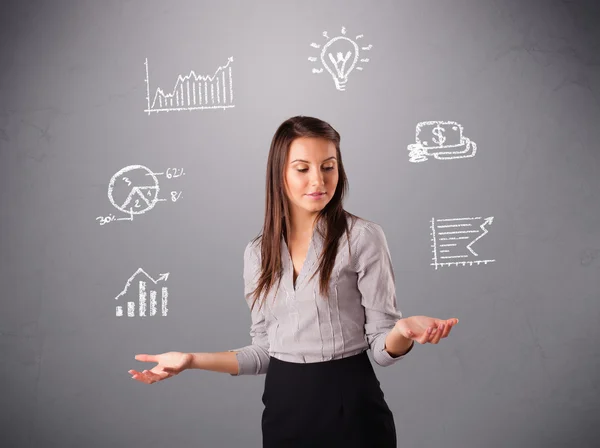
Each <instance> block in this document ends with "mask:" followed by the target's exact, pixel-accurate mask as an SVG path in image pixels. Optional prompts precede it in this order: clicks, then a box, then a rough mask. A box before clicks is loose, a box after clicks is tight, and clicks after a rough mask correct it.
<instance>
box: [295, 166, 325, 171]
mask: <svg viewBox="0 0 600 448" xmlns="http://www.w3.org/2000/svg"><path fill="white" fill-rule="evenodd" d="M333 168H334V167H332V166H328V167H325V168H323V169H324V170H325V171H331V170H332V169H333ZM296 171H298V172H300V173H305V172H307V171H308V168H302V169H299V170H296Z"/></svg>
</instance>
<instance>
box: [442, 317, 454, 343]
mask: <svg viewBox="0 0 600 448" xmlns="http://www.w3.org/2000/svg"><path fill="white" fill-rule="evenodd" d="M442 325H443V333H442V337H441V339H443V338H445V337H447V336H448V334H449V333H450V330H452V321H450V322H446V323H445V324H442Z"/></svg>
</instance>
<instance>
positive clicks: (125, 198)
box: [96, 165, 185, 226]
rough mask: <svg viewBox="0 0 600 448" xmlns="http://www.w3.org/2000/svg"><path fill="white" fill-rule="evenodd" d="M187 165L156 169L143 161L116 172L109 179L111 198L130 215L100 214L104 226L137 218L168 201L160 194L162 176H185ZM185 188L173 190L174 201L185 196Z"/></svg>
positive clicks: (115, 205)
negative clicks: (147, 165) (158, 171)
mask: <svg viewBox="0 0 600 448" xmlns="http://www.w3.org/2000/svg"><path fill="white" fill-rule="evenodd" d="M184 175H185V172H184V171H183V168H167V169H166V170H165V171H164V172H162V173H155V172H153V171H151V170H150V169H149V168H146V167H145V166H143V165H129V166H126V167H125V168H123V169H122V170H119V171H118V172H117V173H115V174H114V175H113V176H112V177H111V179H110V181H109V183H108V200H109V201H110V203H111V204H112V205H113V207H115V208H116V209H117V210H119V211H120V212H121V213H123V214H125V215H128V216H126V217H120V218H118V217H117V216H116V215H114V214H109V215H107V216H98V217H96V221H98V223H99V224H100V225H101V226H103V225H105V224H108V223H111V222H115V221H133V216H134V215H143V214H144V213H146V212H147V211H149V210H152V209H153V208H154V206H155V205H156V204H157V203H159V202H164V201H167V200H168V199H161V198H159V197H158V193H159V192H160V185H159V182H158V177H159V176H164V177H165V178H166V179H176V178H178V177H181V176H184ZM181 194H182V192H181V191H171V201H172V202H177V201H178V200H179V199H181V198H182V195H181Z"/></svg>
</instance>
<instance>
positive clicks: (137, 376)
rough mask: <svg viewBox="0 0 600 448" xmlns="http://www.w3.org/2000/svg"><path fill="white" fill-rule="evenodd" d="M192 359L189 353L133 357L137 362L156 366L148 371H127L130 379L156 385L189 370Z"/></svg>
mask: <svg viewBox="0 0 600 448" xmlns="http://www.w3.org/2000/svg"><path fill="white" fill-rule="evenodd" d="M192 357H193V356H192V354H191V353H181V352H167V353H161V354H159V355H147V354H139V355H135V359H137V360H138V361H142V362H155V363H157V364H156V365H155V366H154V367H153V368H152V369H150V370H143V371H142V372H138V371H137V370H133V369H132V370H129V373H130V374H131V375H132V376H131V378H133V379H134V380H138V381H141V382H142V383H146V384H152V383H156V382H157V381H161V380H165V379H167V378H171V377H172V376H175V375H177V374H178V373H181V372H183V371H184V370H185V369H187V368H189V366H190V364H191V362H192Z"/></svg>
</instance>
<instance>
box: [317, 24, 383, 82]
mask: <svg viewBox="0 0 600 448" xmlns="http://www.w3.org/2000/svg"><path fill="white" fill-rule="evenodd" d="M341 33H342V34H341V35H340V36H336V37H333V38H330V37H329V35H328V33H327V31H323V37H324V38H325V39H327V43H326V44H325V45H323V46H322V47H321V45H319V44H317V43H316V42H313V43H311V44H310V46H311V47H313V48H316V49H321V54H320V58H317V57H315V56H310V57H309V58H308V60H309V61H311V62H319V61H320V62H321V64H322V65H323V68H318V69H317V68H313V69H312V72H313V73H314V74H319V73H323V69H325V70H327V71H328V72H329V74H330V75H331V76H332V78H333V82H334V83H335V88H336V89H337V90H340V91H344V90H346V83H347V82H348V75H349V74H350V72H352V70H354V68H356V70H363V67H361V66H357V65H356V63H357V62H369V58H362V59H360V61H359V57H360V52H361V51H369V50H371V48H373V45H367V46H364V47H359V46H358V44H357V43H356V42H355V41H356V40H359V39H362V38H363V35H362V34H359V35H358V36H356V37H355V38H354V40H352V39H350V38H349V37H346V28H345V27H342V31H341Z"/></svg>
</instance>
